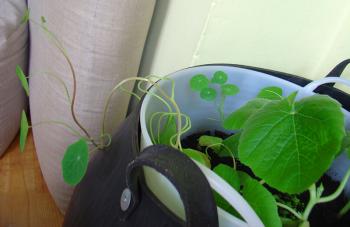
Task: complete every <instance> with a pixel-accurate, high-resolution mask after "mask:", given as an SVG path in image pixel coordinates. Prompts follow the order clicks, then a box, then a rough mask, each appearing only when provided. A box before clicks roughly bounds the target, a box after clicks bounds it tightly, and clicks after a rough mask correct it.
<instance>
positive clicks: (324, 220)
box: [182, 131, 350, 227]
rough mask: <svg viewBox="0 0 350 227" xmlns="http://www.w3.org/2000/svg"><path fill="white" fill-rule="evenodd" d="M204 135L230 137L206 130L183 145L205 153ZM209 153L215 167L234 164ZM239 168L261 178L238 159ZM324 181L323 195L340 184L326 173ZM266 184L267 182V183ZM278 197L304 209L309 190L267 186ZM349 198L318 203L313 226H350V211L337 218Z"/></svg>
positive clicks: (311, 218)
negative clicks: (290, 190)
mask: <svg viewBox="0 0 350 227" xmlns="http://www.w3.org/2000/svg"><path fill="white" fill-rule="evenodd" d="M202 135H210V136H217V137H220V138H222V139H225V138H227V137H229V136H230V135H228V134H226V133H224V132H221V131H214V132H210V131H204V132H200V133H195V134H192V135H189V136H187V137H186V138H184V139H183V140H182V146H183V147H184V148H192V149H196V150H198V151H201V152H203V153H205V147H201V146H199V145H198V139H199V137H201V136H202ZM208 155H209V156H210V161H211V168H212V169H213V168H215V167H216V166H217V165H219V164H226V165H229V166H233V161H232V158H230V157H219V156H218V155H216V153H215V152H214V151H213V150H212V149H208ZM236 166H237V170H239V171H244V172H246V173H248V174H249V175H250V176H252V177H253V178H255V179H257V180H259V179H258V178H257V177H256V176H255V175H254V173H253V172H252V171H251V170H250V168H249V167H247V166H245V165H244V164H242V163H241V162H239V160H237V159H236ZM320 182H322V184H323V186H324V192H323V196H325V195H328V194H331V193H332V192H334V191H335V190H336V188H337V187H338V185H339V182H336V181H333V180H332V179H331V178H330V177H329V176H327V175H324V176H323V177H322V178H321V179H320V180H319V182H318V183H317V185H319V183H320ZM265 185H266V184H265ZM266 188H267V189H268V190H269V191H270V192H271V193H272V194H273V195H274V196H275V198H276V200H278V201H280V202H282V201H285V202H286V201H288V203H289V205H291V206H293V208H295V209H296V210H298V211H302V210H304V208H305V205H306V204H307V202H308V197H309V195H308V192H307V191H306V192H304V193H301V194H299V195H292V196H291V195H288V194H285V193H281V192H278V191H277V190H275V189H273V188H270V187H268V186H267V187H266ZM347 201H348V200H347V198H346V197H345V195H344V194H341V195H340V196H339V197H338V198H337V199H336V200H333V201H332V202H330V203H323V204H317V205H316V206H315V207H314V209H313V210H312V212H311V214H310V217H309V221H310V226H311V227H328V226H330V227H350V212H348V213H347V214H346V215H344V216H343V217H342V218H341V219H339V218H337V214H338V212H339V211H340V210H341V208H343V207H344V206H345V204H346V202H347ZM279 213H280V215H281V216H283V217H286V218H294V217H293V216H291V215H290V213H288V212H286V211H285V210H282V209H279Z"/></svg>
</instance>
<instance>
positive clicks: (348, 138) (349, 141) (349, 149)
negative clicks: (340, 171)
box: [340, 131, 350, 158]
mask: <svg viewBox="0 0 350 227" xmlns="http://www.w3.org/2000/svg"><path fill="white" fill-rule="evenodd" d="M340 151H345V153H346V154H347V155H348V157H349V158H350V131H346V134H345V136H344V138H343V143H342V148H341V150H340Z"/></svg>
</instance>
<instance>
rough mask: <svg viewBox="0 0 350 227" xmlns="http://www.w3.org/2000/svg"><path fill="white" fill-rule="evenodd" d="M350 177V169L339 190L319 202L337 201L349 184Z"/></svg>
mask: <svg viewBox="0 0 350 227" xmlns="http://www.w3.org/2000/svg"><path fill="white" fill-rule="evenodd" d="M349 177H350V168H349V169H348V171H346V173H345V176H344V177H343V179H342V181H341V182H340V184H339V186H338V188H337V189H336V190H335V192H333V193H332V194H330V195H328V196H325V197H321V198H320V199H319V200H318V203H327V202H330V201H332V200H335V199H336V198H337V197H338V196H339V195H340V194H341V193H342V191H343V190H344V188H345V186H346V183H347V182H348V180H349Z"/></svg>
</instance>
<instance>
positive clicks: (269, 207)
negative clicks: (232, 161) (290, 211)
mask: <svg viewBox="0 0 350 227" xmlns="http://www.w3.org/2000/svg"><path fill="white" fill-rule="evenodd" d="M239 178H240V182H241V185H242V186H243V189H242V195H243V197H244V199H245V200H246V201H247V202H248V203H249V205H250V206H251V207H252V208H253V210H254V211H255V212H256V214H257V215H258V216H259V218H260V219H261V221H262V222H263V224H264V225H265V226H268V227H281V226H282V222H281V219H280V217H279V216H278V209H277V204H276V200H275V198H274V197H273V195H272V194H271V193H270V192H269V191H268V190H267V189H266V188H264V186H262V185H261V184H260V183H259V182H258V181H257V180H255V179H253V178H251V177H250V176H249V175H248V174H246V173H244V172H239Z"/></svg>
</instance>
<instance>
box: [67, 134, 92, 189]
mask: <svg viewBox="0 0 350 227" xmlns="http://www.w3.org/2000/svg"><path fill="white" fill-rule="evenodd" d="M88 162H89V151H88V145H87V143H86V140H85V139H80V140H78V141H77V142H75V143H73V144H71V145H69V146H68V147H67V150H66V152H65V153H64V157H63V159H62V172H63V179H64V181H65V182H66V183H67V184H69V185H72V186H74V185H76V184H78V183H79V182H80V181H81V179H83V177H84V175H85V173H86V170H87V166H88Z"/></svg>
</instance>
